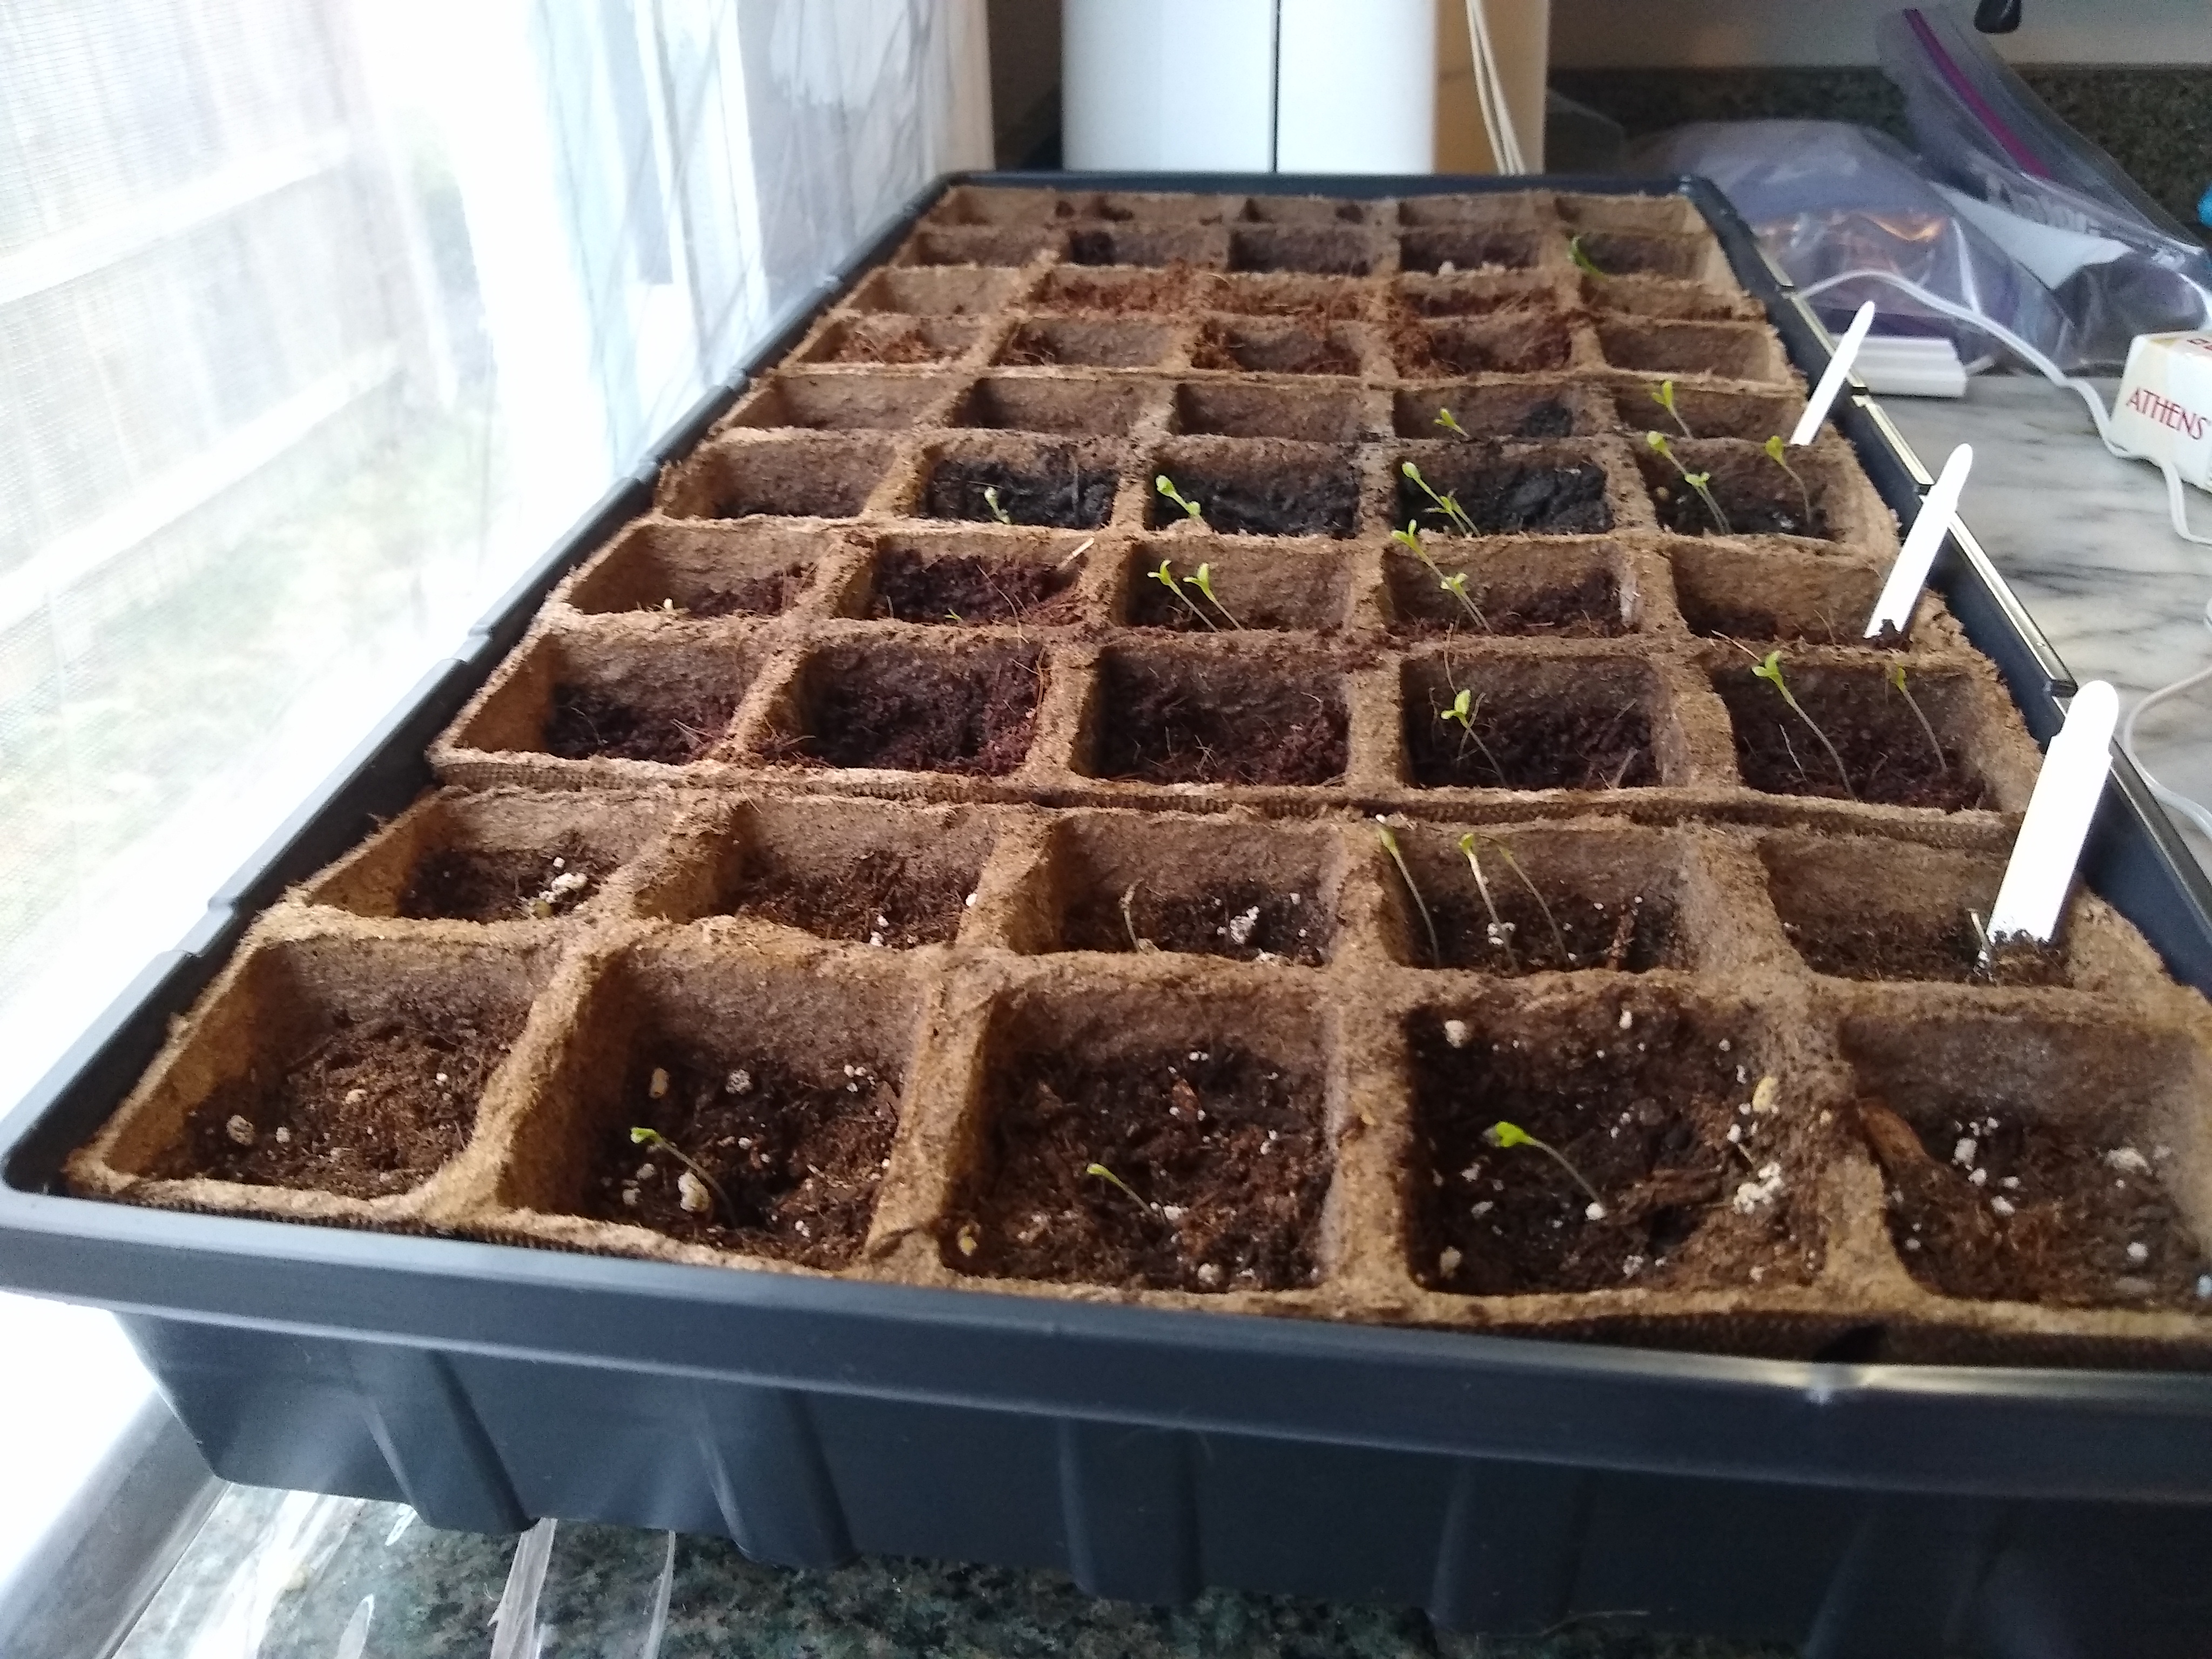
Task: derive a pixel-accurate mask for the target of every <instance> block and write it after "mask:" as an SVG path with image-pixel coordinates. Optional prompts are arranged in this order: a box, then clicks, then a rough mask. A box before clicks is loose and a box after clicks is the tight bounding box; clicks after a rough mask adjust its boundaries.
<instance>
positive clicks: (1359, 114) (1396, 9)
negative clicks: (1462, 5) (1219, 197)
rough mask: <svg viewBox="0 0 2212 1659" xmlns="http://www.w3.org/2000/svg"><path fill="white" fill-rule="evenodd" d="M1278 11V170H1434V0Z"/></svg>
mask: <svg viewBox="0 0 2212 1659" xmlns="http://www.w3.org/2000/svg"><path fill="white" fill-rule="evenodd" d="M1209 3H1211V0H1209ZM1187 9H1190V8H1187ZM1279 15H1280V19H1281V30H1282V35H1281V44H1280V46H1279V53H1280V56H1279V61H1278V72H1277V79H1276V106H1275V167H1276V170H1277V171H1279V172H1282V173H1430V172H1433V171H1434V170H1435V168H1436V164H1437V8H1436V0H1358V4H1356V5H1352V4H1346V3H1345V0H1281V9H1280V14H1279Z"/></svg>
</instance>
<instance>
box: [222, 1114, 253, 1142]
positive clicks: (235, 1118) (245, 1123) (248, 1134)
mask: <svg viewBox="0 0 2212 1659" xmlns="http://www.w3.org/2000/svg"><path fill="white" fill-rule="evenodd" d="M222 1132H223V1133H225V1134H227V1135H228V1136H229V1137H230V1138H231V1139H233V1140H234V1141H235V1142H237V1143H238V1145H240V1146H252V1144H253V1120H252V1119H251V1118H248V1117H243V1116H240V1115H235V1114H234V1115H232V1116H231V1117H229V1118H228V1119H226V1120H225V1121H224V1122H223V1126H222Z"/></svg>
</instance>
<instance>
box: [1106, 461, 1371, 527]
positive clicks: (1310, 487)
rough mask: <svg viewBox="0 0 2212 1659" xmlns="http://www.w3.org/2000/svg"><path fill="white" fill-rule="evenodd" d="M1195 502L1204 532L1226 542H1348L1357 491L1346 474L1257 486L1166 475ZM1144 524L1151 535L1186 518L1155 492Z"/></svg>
mask: <svg viewBox="0 0 2212 1659" xmlns="http://www.w3.org/2000/svg"><path fill="white" fill-rule="evenodd" d="M1169 476H1170V477H1171V478H1173V480H1174V481H1175V486H1176V489H1179V490H1181V491H1182V494H1183V496H1184V497H1185V499H1187V500H1189V501H1196V502H1197V503H1198V505H1199V509H1200V512H1201V513H1203V514H1204V516H1205V520H1206V528H1207V529H1209V530H1211V531H1213V532H1215V533H1216V534H1218V535H1227V536H1336V537H1343V536H1349V535H1350V534H1351V533H1352V510H1353V508H1354V507H1356V506H1357V505H1358V501H1359V486H1358V483H1357V482H1356V481H1354V479H1353V478H1352V475H1351V474H1350V473H1349V472H1344V471H1328V472H1304V473H1300V472H1284V473H1279V474H1277V475H1276V476H1274V477H1269V478H1265V479H1262V480H1261V481H1260V482H1258V483H1248V482H1246V481H1244V480H1242V479H1237V478H1222V477H1212V476H1210V475H1209V474H1206V473H1204V472H1200V471H1192V470H1190V469H1188V468H1181V469H1177V470H1176V471H1173V472H1171V473H1170V475H1169ZM1148 514H1149V517H1148V522H1149V523H1150V524H1151V525H1152V528H1154V529H1155V530H1164V529H1166V528H1168V527H1169V526H1172V525H1176V524H1179V523H1181V522H1182V520H1183V518H1184V517H1185V516H1186V515H1185V514H1184V513H1183V510H1182V508H1181V507H1177V506H1176V504H1175V503H1174V502H1173V501H1170V500H1169V499H1168V498H1167V497H1166V496H1164V495H1161V494H1160V493H1159V492H1158V490H1157V489H1155V490H1154V491H1153V492H1152V504H1151V506H1150V507H1149V509H1148Z"/></svg>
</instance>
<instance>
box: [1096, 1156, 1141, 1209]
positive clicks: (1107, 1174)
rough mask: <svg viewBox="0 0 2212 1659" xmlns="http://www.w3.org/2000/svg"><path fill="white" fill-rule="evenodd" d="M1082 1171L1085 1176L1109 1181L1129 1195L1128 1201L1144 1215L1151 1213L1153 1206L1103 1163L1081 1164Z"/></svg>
mask: <svg viewBox="0 0 2212 1659" xmlns="http://www.w3.org/2000/svg"><path fill="white" fill-rule="evenodd" d="M1083 1173H1084V1174H1085V1175H1087V1176H1097V1177H1098V1179H1099V1180H1101V1181H1105V1182H1111V1183H1113V1184H1114V1185H1115V1186H1116V1187H1119V1188H1121V1190H1122V1191H1123V1192H1125V1193H1127V1194H1128V1195H1129V1202H1131V1203H1132V1204H1133V1205H1135V1206H1137V1207H1138V1208H1139V1209H1140V1210H1142V1211H1143V1212H1145V1213H1146V1215H1150V1214H1152V1210H1153V1206H1152V1205H1150V1204H1147V1203H1146V1202H1145V1200H1143V1199H1141V1198H1139V1197H1138V1196H1137V1189H1136V1188H1133V1187H1132V1186H1131V1185H1130V1184H1129V1183H1128V1182H1126V1181H1124V1180H1122V1179H1121V1176H1117V1175H1115V1173H1114V1172H1113V1171H1112V1170H1109V1169H1108V1168H1107V1167H1106V1166H1105V1165H1104V1164H1085V1165H1084V1166H1083Z"/></svg>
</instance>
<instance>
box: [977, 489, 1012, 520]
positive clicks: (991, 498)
mask: <svg viewBox="0 0 2212 1659" xmlns="http://www.w3.org/2000/svg"><path fill="white" fill-rule="evenodd" d="M983 505H984V506H986V507H989V508H990V509H991V516H992V517H993V518H994V519H996V520H998V521H999V522H1000V524H1012V522H1013V521H1014V520H1013V516H1012V514H1011V513H1008V512H1007V511H1006V508H1005V507H1001V506H1000V505H999V487H998V485H996V484H985V485H984V486H983Z"/></svg>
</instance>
